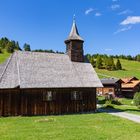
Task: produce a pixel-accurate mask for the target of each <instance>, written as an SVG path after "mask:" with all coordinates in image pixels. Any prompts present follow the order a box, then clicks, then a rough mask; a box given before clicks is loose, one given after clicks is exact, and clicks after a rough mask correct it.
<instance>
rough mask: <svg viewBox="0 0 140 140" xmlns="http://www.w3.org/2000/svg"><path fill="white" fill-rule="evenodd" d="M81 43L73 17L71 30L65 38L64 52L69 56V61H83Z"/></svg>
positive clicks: (82, 41)
mask: <svg viewBox="0 0 140 140" xmlns="http://www.w3.org/2000/svg"><path fill="white" fill-rule="evenodd" d="M83 43H84V40H83V39H82V38H81V37H80V35H79V33H78V29H77V26H76V22H75V19H73V24H72V28H71V32H70V34H69V36H68V38H67V39H66V40H65V44H66V53H67V55H68V56H69V57H70V59H71V61H74V62H84V51H83Z"/></svg>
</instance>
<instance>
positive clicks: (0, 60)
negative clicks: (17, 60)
mask: <svg viewBox="0 0 140 140" xmlns="http://www.w3.org/2000/svg"><path fill="white" fill-rule="evenodd" d="M9 56H10V53H7V52H6V51H5V52H3V53H0V64H1V63H3V62H4V61H5V60H6V59H7V58H8V57H9Z"/></svg>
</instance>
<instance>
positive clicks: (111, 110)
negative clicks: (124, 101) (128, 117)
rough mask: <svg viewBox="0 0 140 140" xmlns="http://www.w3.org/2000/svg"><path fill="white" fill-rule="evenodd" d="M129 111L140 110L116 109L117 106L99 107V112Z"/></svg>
mask: <svg viewBox="0 0 140 140" xmlns="http://www.w3.org/2000/svg"><path fill="white" fill-rule="evenodd" d="M128 111H130V112H139V113H140V110H138V109H116V108H104V107H101V108H98V109H97V113H117V112H128Z"/></svg>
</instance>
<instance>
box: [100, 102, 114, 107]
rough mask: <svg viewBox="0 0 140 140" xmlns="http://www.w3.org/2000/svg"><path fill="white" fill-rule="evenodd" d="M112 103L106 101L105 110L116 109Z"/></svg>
mask: <svg viewBox="0 0 140 140" xmlns="http://www.w3.org/2000/svg"><path fill="white" fill-rule="evenodd" d="M111 102H112V101H106V103H105V104H104V105H103V107H104V108H114V105H113V104H112V103H111Z"/></svg>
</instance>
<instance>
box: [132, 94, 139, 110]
mask: <svg viewBox="0 0 140 140" xmlns="http://www.w3.org/2000/svg"><path fill="white" fill-rule="evenodd" d="M133 101H134V105H136V106H137V107H138V108H139V109H140V92H137V93H135V95H134V99H133Z"/></svg>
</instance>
